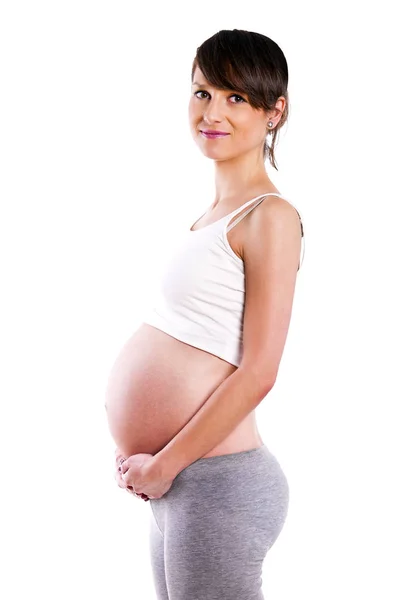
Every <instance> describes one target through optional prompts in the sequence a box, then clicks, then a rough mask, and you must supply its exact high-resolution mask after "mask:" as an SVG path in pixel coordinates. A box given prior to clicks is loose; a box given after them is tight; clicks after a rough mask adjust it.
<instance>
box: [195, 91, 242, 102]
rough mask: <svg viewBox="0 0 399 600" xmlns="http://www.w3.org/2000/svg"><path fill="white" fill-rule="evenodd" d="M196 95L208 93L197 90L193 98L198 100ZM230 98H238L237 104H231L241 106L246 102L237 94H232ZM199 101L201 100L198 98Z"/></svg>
mask: <svg viewBox="0 0 399 600" xmlns="http://www.w3.org/2000/svg"><path fill="white" fill-rule="evenodd" d="M197 94H208V92H205V91H204V90H197V91H196V92H195V93H194V96H196V97H197V98H199V96H197ZM230 98H239V102H233V104H242V103H243V102H246V100H245V99H244V98H242V97H241V96H239V95H238V94H232V95H231V96H230ZM199 99H200V100H202V98H199Z"/></svg>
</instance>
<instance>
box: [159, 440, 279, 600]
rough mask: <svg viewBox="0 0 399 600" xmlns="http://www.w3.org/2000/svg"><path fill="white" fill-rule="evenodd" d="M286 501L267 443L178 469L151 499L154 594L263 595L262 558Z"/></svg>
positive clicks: (221, 598) (195, 597)
mask: <svg viewBox="0 0 399 600" xmlns="http://www.w3.org/2000/svg"><path fill="white" fill-rule="evenodd" d="M288 501H289V487H288V483H287V479H286V477H285V475H284V472H283V470H282V468H281V467H280V465H279V463H278V461H277V459H276V458H275V456H274V455H273V454H272V453H271V452H270V451H269V450H268V448H267V447H266V446H265V445H263V446H261V447H260V448H254V449H252V450H245V451H243V452H236V453H234V454H223V455H221V456H211V457H209V458H201V459H199V460H197V461H195V462H194V463H192V464H191V465H189V466H188V467H186V468H185V469H183V470H182V471H181V472H180V473H179V474H178V475H177V477H176V478H175V479H174V481H173V484H172V486H171V487H170V489H169V490H168V492H167V493H166V494H164V496H162V498H158V499H154V500H150V505H151V508H152V515H151V522H150V555H151V565H152V569H153V574H154V583H155V590H156V594H157V598H158V600H263V598H264V596H263V593H262V564H263V561H264V559H265V557H266V553H267V552H268V550H269V549H270V548H271V547H272V545H273V544H274V542H275V541H276V539H277V537H278V536H279V534H280V532H281V530H282V528H283V525H284V522H285V519H286V516H287V512H288Z"/></svg>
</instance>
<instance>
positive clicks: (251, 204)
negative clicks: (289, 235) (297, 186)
mask: <svg viewBox="0 0 399 600" xmlns="http://www.w3.org/2000/svg"><path fill="white" fill-rule="evenodd" d="M266 196H279V197H280V198H282V199H283V200H285V201H286V202H288V204H291V206H292V207H293V208H295V210H296V212H297V214H298V217H299V222H300V224H301V237H302V238H303V249H302V252H301V255H302V256H301V258H300V261H299V267H298V270H299V269H300V268H301V266H302V263H303V259H304V258H305V238H304V231H303V220H302V217H301V215H300V213H299V210H298V209H297V207H296V206H295V204H293V203H292V202H290V201H289V200H287V198H285V197H284V196H283V195H282V194H279V193H277V192H268V193H267V194H262V195H260V196H257V197H256V198H252V199H251V200H249V201H248V202H246V203H245V204H243V205H242V206H240V207H239V208H237V209H236V210H235V211H233V212H232V213H230V215H228V217H229V219H228V221H230V220H231V219H232V218H233V217H234V216H235V215H236V214H238V213H239V212H240V211H241V210H242V209H243V208H246V207H248V209H247V210H244V212H243V213H242V214H241V215H240V216H239V217H238V219H236V220H235V221H233V223H230V225H229V226H228V227H227V228H226V233H228V232H229V231H230V230H231V229H232V228H233V227H234V226H235V225H237V223H239V222H240V221H241V220H242V219H243V218H244V217H245V216H246V215H247V214H248V213H250V212H251V210H253V209H254V208H256V207H257V206H258V204H260V203H261V202H262V200H263V199H264V198H265V197H266Z"/></svg>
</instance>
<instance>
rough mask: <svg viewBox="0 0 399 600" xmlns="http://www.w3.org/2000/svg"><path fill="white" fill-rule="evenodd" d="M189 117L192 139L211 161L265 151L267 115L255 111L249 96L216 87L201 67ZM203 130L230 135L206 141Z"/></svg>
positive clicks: (196, 78) (193, 91) (196, 76)
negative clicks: (249, 152) (206, 77)
mask: <svg viewBox="0 0 399 600" xmlns="http://www.w3.org/2000/svg"><path fill="white" fill-rule="evenodd" d="M188 113H189V124H190V131H191V135H192V136H193V138H194V141H195V142H196V144H197V145H198V146H199V148H200V150H201V152H202V153H203V154H204V155H205V156H207V157H208V158H213V159H214V160H226V159H228V158H233V157H235V156H238V155H240V154H243V153H245V152H248V151H250V150H252V149H254V148H256V147H257V146H258V147H259V149H260V151H261V152H262V151H263V145H264V142H265V138H266V134H267V130H268V128H267V121H268V118H267V115H266V113H265V111H264V110H261V109H259V110H257V109H255V108H253V107H252V106H251V105H250V104H249V102H248V96H247V94H241V93H240V94H239V93H238V92H237V93H236V92H235V91H234V90H220V89H216V88H214V87H212V86H211V85H210V84H208V82H207V81H206V79H205V77H204V76H203V74H202V72H201V70H200V69H199V68H198V67H197V68H196V69H195V72H194V77H193V84H192V89H191V97H190V102H189V110H188ZM274 123H275V124H276V121H274ZM201 130H202V131H203V130H214V131H216V130H217V131H223V132H225V133H227V134H228V135H226V136H223V137H218V138H206V137H205V136H204V135H203V134H202V133H201Z"/></svg>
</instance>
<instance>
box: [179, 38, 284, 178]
mask: <svg viewBox="0 0 399 600" xmlns="http://www.w3.org/2000/svg"><path fill="white" fill-rule="evenodd" d="M197 66H198V67H199V68H200V69H201V71H202V73H203V74H204V77H205V79H206V80H207V81H209V83H210V84H211V85H213V86H215V87H216V88H219V89H229V90H235V91H237V92H241V93H245V94H247V95H248V99H249V103H250V105H251V106H252V107H253V108H256V109H263V110H266V111H270V110H272V109H274V108H275V104H276V102H277V100H278V98H279V97H280V96H284V98H285V99H286V103H285V106H284V111H283V113H282V116H281V118H280V120H279V122H278V124H277V126H276V127H274V128H273V129H272V130H270V132H268V136H267V137H266V140H265V144H264V147H263V159H264V160H265V159H266V157H268V158H269V160H270V164H271V165H272V166H273V167H274V168H275V169H276V170H277V171H278V169H277V165H276V159H275V156H274V146H275V143H276V137H277V134H278V131H279V130H280V129H281V128H282V126H283V125H284V123H285V122H286V121H287V118H288V112H289V111H288V103H289V97H288V90H287V86H288V65H287V61H286V59H285V56H284V54H283V52H282V50H281V48H280V47H279V46H278V45H277V44H276V42H274V41H273V40H272V39H270V38H269V37H267V36H265V35H262V34H261V33H255V32H253V31H245V30H243V29H232V30H229V29H222V30H221V31H218V32H217V33H215V34H214V35H213V36H212V37H210V38H208V39H207V40H205V42H203V43H202V44H201V46H199V47H198V48H197V53H196V56H195V58H194V61H193V66H192V70H191V81H193V77H194V71H195V69H196V67H197ZM269 136H271V138H272V140H271V144H270V146H269V145H268V143H267V140H268V137H269Z"/></svg>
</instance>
